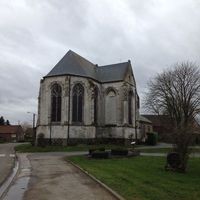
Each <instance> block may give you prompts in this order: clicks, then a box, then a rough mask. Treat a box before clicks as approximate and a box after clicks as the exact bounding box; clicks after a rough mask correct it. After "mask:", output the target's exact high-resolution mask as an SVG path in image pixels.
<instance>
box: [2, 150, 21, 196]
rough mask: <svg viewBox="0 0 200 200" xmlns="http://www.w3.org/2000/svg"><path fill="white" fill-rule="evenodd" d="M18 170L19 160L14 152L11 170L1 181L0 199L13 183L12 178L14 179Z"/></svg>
mask: <svg viewBox="0 0 200 200" xmlns="http://www.w3.org/2000/svg"><path fill="white" fill-rule="evenodd" d="M18 172H19V160H18V157H17V155H16V152H15V158H14V165H13V168H12V171H11V172H10V173H9V175H8V177H7V178H6V179H5V180H4V181H3V182H2V184H1V186H0V199H2V198H3V197H4V196H5V194H6V192H7V191H8V189H9V187H10V186H11V184H12V183H13V180H14V179H15V177H16V175H17V173H18Z"/></svg>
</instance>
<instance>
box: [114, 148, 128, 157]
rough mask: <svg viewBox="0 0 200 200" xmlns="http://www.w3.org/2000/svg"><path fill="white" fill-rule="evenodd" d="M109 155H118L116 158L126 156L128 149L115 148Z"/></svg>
mask: <svg viewBox="0 0 200 200" xmlns="http://www.w3.org/2000/svg"><path fill="white" fill-rule="evenodd" d="M111 154H112V155H116V156H117V155H118V156H126V155H128V149H126V148H116V149H111Z"/></svg>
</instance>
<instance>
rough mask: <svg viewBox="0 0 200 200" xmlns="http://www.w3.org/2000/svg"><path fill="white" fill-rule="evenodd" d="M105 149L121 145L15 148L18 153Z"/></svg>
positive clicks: (24, 145)
mask: <svg viewBox="0 0 200 200" xmlns="http://www.w3.org/2000/svg"><path fill="white" fill-rule="evenodd" d="M100 147H105V148H106V149H111V148H116V147H120V146H119V145H95V146H94V145H84V144H82V145H77V146H46V147H38V146H32V145H31V144H20V145H18V146H16V147H15V150H16V151H17V152H24V153H30V152H33V153H34V152H72V151H88V149H90V148H100Z"/></svg>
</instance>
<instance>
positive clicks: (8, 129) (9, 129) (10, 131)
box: [0, 125, 22, 134]
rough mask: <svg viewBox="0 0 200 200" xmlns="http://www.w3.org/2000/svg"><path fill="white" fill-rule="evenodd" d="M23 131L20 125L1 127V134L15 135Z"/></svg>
mask: <svg viewBox="0 0 200 200" xmlns="http://www.w3.org/2000/svg"><path fill="white" fill-rule="evenodd" d="M19 130H20V131H22V127H21V126H20V125H2V126H0V134H1V133H2V134H15V133H17V132H18V131H19Z"/></svg>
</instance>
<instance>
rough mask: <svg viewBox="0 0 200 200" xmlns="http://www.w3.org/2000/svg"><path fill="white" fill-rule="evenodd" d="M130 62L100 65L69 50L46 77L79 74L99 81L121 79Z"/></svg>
mask: <svg viewBox="0 0 200 200" xmlns="http://www.w3.org/2000/svg"><path fill="white" fill-rule="evenodd" d="M129 64H130V62H129V61H127V62H121V63H115V64H109V65H102V66H98V65H97V64H93V63H92V62H90V61H89V60H87V59H85V58H84V57H82V56H80V55H79V54H77V53H75V52H74V51H72V50H69V51H68V52H67V53H66V54H65V55H64V56H63V58H62V59H61V60H60V61H59V62H58V63H57V64H56V65H55V67H54V68H53V69H52V70H51V71H50V72H49V73H48V74H47V75H46V76H45V77H44V78H46V77H52V76H61V75H78V76H82V77H88V78H92V79H95V80H97V81H99V82H112V81H121V80H123V79H124V75H125V73H126V71H127V68H128V67H129Z"/></svg>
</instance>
